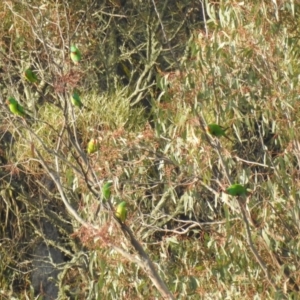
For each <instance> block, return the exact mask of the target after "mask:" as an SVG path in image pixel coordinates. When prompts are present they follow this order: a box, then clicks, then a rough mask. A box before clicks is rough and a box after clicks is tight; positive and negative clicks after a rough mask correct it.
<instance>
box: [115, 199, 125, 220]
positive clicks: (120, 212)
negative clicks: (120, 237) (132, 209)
mask: <svg viewBox="0 0 300 300" xmlns="http://www.w3.org/2000/svg"><path fill="white" fill-rule="evenodd" d="M126 205H127V204H126V202H125V201H122V202H121V203H119V204H118V206H117V210H116V217H117V218H118V219H119V220H120V221H121V222H122V223H124V222H125V220H126V217H127V208H126Z"/></svg>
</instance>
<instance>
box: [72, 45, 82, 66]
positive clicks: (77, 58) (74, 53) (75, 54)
mask: <svg viewBox="0 0 300 300" xmlns="http://www.w3.org/2000/svg"><path fill="white" fill-rule="evenodd" d="M70 56H71V60H72V61H73V63H74V64H75V65H78V63H79V61H80V60H81V53H80V51H79V50H78V48H77V47H76V46H74V45H72V46H71V54H70Z"/></svg>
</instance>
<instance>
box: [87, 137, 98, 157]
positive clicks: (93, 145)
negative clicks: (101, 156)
mask: <svg viewBox="0 0 300 300" xmlns="http://www.w3.org/2000/svg"><path fill="white" fill-rule="evenodd" d="M98 150H99V142H98V141H97V140H96V139H91V140H90V141H89V142H88V145H87V149H86V151H87V153H88V154H92V153H95V152H97V151H98Z"/></svg>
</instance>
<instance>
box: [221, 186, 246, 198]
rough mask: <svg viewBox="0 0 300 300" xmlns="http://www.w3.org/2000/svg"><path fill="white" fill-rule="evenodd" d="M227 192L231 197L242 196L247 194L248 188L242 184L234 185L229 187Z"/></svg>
mask: <svg viewBox="0 0 300 300" xmlns="http://www.w3.org/2000/svg"><path fill="white" fill-rule="evenodd" d="M225 192H226V193H227V194H229V195H231V196H241V195H246V194H247V188H246V187H245V186H243V185H241V184H238V183H236V184H232V185H231V186H229V187H228V188H227V189H226V190H225Z"/></svg>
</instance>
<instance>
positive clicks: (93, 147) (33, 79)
mask: <svg viewBox="0 0 300 300" xmlns="http://www.w3.org/2000/svg"><path fill="white" fill-rule="evenodd" d="M70 50H71V51H70V58H71V60H72V61H73V63H74V64H76V65H77V64H78V63H79V62H80V60H81V53H80V51H79V49H78V48H77V47H76V46H74V45H72V46H71V49H70ZM24 77H25V79H26V80H27V81H28V82H30V83H33V84H37V83H38V82H39V80H38V77H37V75H36V73H35V72H34V71H33V70H32V69H30V68H28V69H26V70H25V71H24ZM71 102H72V104H73V105H74V106H76V107H78V108H80V109H81V108H83V107H85V106H84V105H83V104H82V101H81V98H80V96H79V92H78V90H77V89H74V91H73V93H72V95H71ZM6 104H7V105H8V107H9V110H10V111H11V113H13V114H14V115H16V116H19V117H22V118H26V119H30V115H28V114H27V113H26V112H25V110H24V107H23V106H22V105H21V104H20V103H19V102H18V101H17V100H16V99H15V98H13V97H9V98H8V99H7V101H6ZM98 150H99V144H98V142H97V140H95V139H91V140H90V141H89V143H88V145H87V153H88V154H92V153H94V152H97V151H98Z"/></svg>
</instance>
